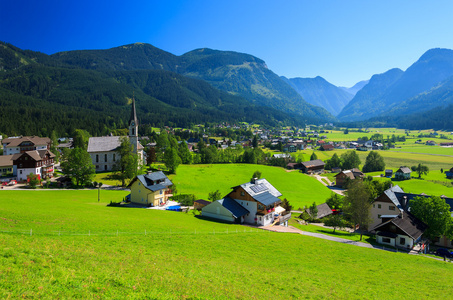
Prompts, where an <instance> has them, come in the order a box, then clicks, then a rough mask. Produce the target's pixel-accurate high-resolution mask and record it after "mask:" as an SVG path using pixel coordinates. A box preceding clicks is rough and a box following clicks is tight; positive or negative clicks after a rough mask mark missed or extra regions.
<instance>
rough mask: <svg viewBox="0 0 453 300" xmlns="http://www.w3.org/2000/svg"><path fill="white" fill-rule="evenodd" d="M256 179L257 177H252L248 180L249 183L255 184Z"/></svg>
mask: <svg viewBox="0 0 453 300" xmlns="http://www.w3.org/2000/svg"><path fill="white" fill-rule="evenodd" d="M257 180H258V178H252V180H250V182H251V183H253V184H255V182H256V181H257Z"/></svg>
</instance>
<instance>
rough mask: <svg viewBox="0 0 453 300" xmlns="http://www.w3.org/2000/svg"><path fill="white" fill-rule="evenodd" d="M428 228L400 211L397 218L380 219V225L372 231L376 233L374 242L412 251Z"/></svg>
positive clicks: (407, 213)
mask: <svg viewBox="0 0 453 300" xmlns="http://www.w3.org/2000/svg"><path fill="white" fill-rule="evenodd" d="M427 228H428V226H427V225H426V224H425V223H423V222H422V221H420V220H419V219H417V218H416V217H415V216H413V215H412V214H411V213H410V212H407V211H402V212H401V213H400V214H398V215H397V216H388V217H384V216H383V217H382V223H381V224H379V225H377V226H376V227H374V228H373V229H372V231H374V232H376V242H378V243H379V244H384V245H389V246H393V247H397V248H402V249H412V247H414V246H415V245H416V244H417V243H418V242H419V241H420V240H421V237H422V235H423V233H424V232H425V230H426V229H427Z"/></svg>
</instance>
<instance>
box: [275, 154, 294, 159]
mask: <svg viewBox="0 0 453 300" xmlns="http://www.w3.org/2000/svg"><path fill="white" fill-rule="evenodd" d="M272 157H273V158H284V159H291V154H288V153H279V154H274V155H272Z"/></svg>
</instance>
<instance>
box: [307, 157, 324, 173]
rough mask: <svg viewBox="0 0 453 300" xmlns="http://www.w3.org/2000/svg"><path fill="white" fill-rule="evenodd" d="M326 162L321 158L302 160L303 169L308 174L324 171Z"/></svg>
mask: <svg viewBox="0 0 453 300" xmlns="http://www.w3.org/2000/svg"><path fill="white" fill-rule="evenodd" d="M325 165H326V164H325V163H324V162H323V161H322V160H320V159H315V160H310V161H304V162H302V166H301V170H302V172H304V173H306V174H313V173H322V172H324V166H325Z"/></svg>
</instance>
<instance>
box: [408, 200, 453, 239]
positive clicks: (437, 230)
mask: <svg viewBox="0 0 453 300" xmlns="http://www.w3.org/2000/svg"><path fill="white" fill-rule="evenodd" d="M410 212H411V213H412V214H413V215H414V216H415V217H416V218H418V219H419V220H420V221H422V222H424V223H425V224H426V225H428V229H427V230H426V231H425V235H426V236H427V237H428V238H429V239H430V240H434V239H435V238H437V237H440V236H442V235H446V236H447V237H448V238H449V239H452V238H453V234H452V229H453V218H452V217H451V214H450V205H448V204H447V203H446V202H445V200H444V199H442V198H440V197H422V196H419V197H415V198H414V199H412V201H411V202H410Z"/></svg>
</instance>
